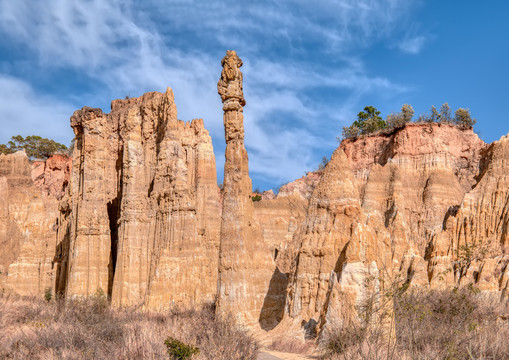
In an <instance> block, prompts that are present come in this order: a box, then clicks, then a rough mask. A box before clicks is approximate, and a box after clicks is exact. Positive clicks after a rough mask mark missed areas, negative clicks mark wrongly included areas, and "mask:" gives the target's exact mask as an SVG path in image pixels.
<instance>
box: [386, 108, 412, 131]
mask: <svg viewBox="0 0 509 360" xmlns="http://www.w3.org/2000/svg"><path fill="white" fill-rule="evenodd" d="M414 113H415V111H414V108H413V107H412V105H410V104H404V105H403V106H402V107H401V112H399V113H390V114H389V115H387V119H386V120H385V121H386V123H387V127H388V128H391V129H396V128H399V127H401V126H404V125H405V124H406V123H408V122H410V121H412V117H413V116H414Z"/></svg>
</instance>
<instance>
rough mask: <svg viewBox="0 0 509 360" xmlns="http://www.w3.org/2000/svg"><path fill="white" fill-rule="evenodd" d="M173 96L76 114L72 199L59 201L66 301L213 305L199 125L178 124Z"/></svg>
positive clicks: (214, 259) (207, 189)
mask: <svg viewBox="0 0 509 360" xmlns="http://www.w3.org/2000/svg"><path fill="white" fill-rule="evenodd" d="M173 99H174V97H173V93H172V91H171V89H169V88H168V90H167V91H166V93H165V94H162V93H157V92H153V93H147V94H145V95H143V96H141V97H139V98H131V99H126V100H116V101H113V102H112V106H111V113H109V114H104V113H103V112H102V111H101V110H100V109H91V108H83V109H81V110H78V111H76V112H75V113H74V115H73V116H72V117H71V126H72V127H73V129H74V133H75V136H76V140H75V150H74V154H73V169H72V178H71V187H70V192H69V194H68V196H67V197H65V198H64V200H63V201H62V203H61V206H60V209H61V212H62V224H67V226H66V227H65V228H64V229H63V231H62V233H61V234H60V235H59V240H60V243H59V249H60V250H59V251H58V252H59V254H58V256H57V260H56V261H57V262H58V263H59V266H60V269H61V270H60V271H59V273H60V274H61V276H60V277H59V278H60V279H61V280H60V283H58V284H57V288H59V289H64V290H61V291H63V292H64V293H65V294H66V296H68V297H76V296H88V295H93V294H95V293H97V292H99V293H104V294H108V296H110V297H111V301H112V303H113V304H114V305H117V306H120V305H122V306H129V305H144V306H146V307H150V308H164V307H168V306H170V305H171V304H172V303H175V304H179V305H185V306H192V305H194V304H201V303H203V302H207V301H213V300H214V297H215V293H216V283H217V273H216V272H215V271H211V269H215V268H217V263H218V248H219V224H220V222H219V194H218V192H217V180H216V170H215V158H214V153H213V151H212V142H211V138H210V136H209V134H208V132H207V131H206V130H205V129H204V127H203V121H202V120H193V121H192V122H191V123H184V122H182V121H180V120H177V111H176V106H175V103H174V100H173Z"/></svg>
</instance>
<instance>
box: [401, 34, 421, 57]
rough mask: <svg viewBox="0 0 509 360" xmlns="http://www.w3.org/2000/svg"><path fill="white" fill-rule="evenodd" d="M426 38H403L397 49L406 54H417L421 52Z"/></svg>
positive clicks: (419, 36)
mask: <svg viewBox="0 0 509 360" xmlns="http://www.w3.org/2000/svg"><path fill="white" fill-rule="evenodd" d="M426 41H427V38H426V37H425V36H423V35H418V36H414V37H405V38H404V39H403V40H402V41H401V42H400V43H399V44H398V48H399V49H400V50H401V51H403V52H406V53H408V54H414V55H415V54H418V53H420V52H421V50H422V48H423V47H424V44H425V43H426Z"/></svg>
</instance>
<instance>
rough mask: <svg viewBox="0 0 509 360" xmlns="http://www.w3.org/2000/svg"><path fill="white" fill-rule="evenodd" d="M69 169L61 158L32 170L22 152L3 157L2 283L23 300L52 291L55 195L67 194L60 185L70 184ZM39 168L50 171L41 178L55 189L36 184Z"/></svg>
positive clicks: (0, 165) (0, 191) (0, 189)
mask: <svg viewBox="0 0 509 360" xmlns="http://www.w3.org/2000/svg"><path fill="white" fill-rule="evenodd" d="M46 163H49V164H52V163H53V164H59V165H57V166H53V165H49V166H47V165H46ZM68 163H69V160H68V158H66V157H63V156H59V155H57V156H55V157H53V158H50V159H48V160H47V161H46V162H39V163H36V164H34V166H32V164H30V162H29V160H28V158H27V156H26V155H25V153H24V152H23V151H18V152H17V153H14V154H11V155H0V271H2V274H0V282H1V283H2V284H1V285H2V287H4V288H5V289H6V290H7V291H14V292H16V293H18V294H23V295H41V294H43V293H44V292H45V291H46V289H49V290H50V291H52V288H53V283H54V276H55V273H54V269H53V265H52V261H53V255H54V250H55V245H56V228H57V219H58V201H57V199H56V198H55V196H52V195H56V194H57V193H58V194H60V193H63V191H64V190H65V185H64V183H63V181H62V182H60V180H59V179H64V178H65V176H66V175H65V168H66V166H67V164H68ZM60 165H61V166H60ZM40 167H43V168H45V169H46V171H44V174H43V175H41V176H43V179H47V182H46V184H51V185H48V186H45V185H44V181H42V182H41V181H39V182H37V181H36V182H35V183H34V182H33V181H32V174H33V173H34V172H36V171H38V168H40ZM58 186H60V188H58ZM50 188H51V190H49V189H50Z"/></svg>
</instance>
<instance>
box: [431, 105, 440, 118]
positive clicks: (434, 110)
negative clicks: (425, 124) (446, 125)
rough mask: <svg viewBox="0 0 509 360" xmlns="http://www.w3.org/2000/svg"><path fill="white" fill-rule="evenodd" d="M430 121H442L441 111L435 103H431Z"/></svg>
mask: <svg viewBox="0 0 509 360" xmlns="http://www.w3.org/2000/svg"><path fill="white" fill-rule="evenodd" d="M429 112H430V116H429V122H439V121H440V113H439V112H438V110H437V108H436V107H435V105H431V109H430V111H429Z"/></svg>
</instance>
